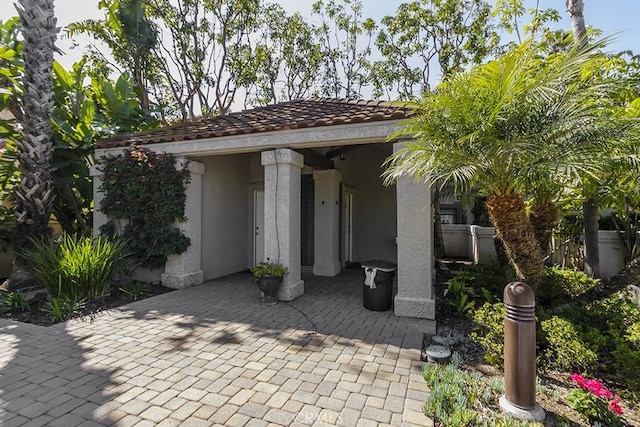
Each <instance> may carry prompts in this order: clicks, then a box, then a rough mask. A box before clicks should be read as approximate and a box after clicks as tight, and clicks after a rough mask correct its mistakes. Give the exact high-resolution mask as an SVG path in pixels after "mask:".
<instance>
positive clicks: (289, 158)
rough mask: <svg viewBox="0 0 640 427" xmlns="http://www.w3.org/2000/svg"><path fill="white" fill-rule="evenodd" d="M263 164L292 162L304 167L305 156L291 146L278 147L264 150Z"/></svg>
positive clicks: (272, 164)
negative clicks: (290, 147)
mask: <svg viewBox="0 0 640 427" xmlns="http://www.w3.org/2000/svg"><path fill="white" fill-rule="evenodd" d="M261 161H262V166H274V165H275V166H278V165H285V164H290V165H294V166H297V167H299V168H300V169H302V167H303V166H304V156H303V155H302V154H300V153H296V152H295V151H293V150H291V149H289V148H276V149H275V150H270V151H263V152H262V157H261Z"/></svg>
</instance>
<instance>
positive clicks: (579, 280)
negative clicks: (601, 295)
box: [536, 266, 598, 306]
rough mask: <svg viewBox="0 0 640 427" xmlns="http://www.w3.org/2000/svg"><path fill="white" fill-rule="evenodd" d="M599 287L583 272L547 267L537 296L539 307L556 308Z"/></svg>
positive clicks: (596, 281) (595, 280)
mask: <svg viewBox="0 0 640 427" xmlns="http://www.w3.org/2000/svg"><path fill="white" fill-rule="evenodd" d="M597 285H598V280H597V279H592V278H591V277H589V276H587V275H586V274H585V273H583V272H582V271H577V270H568V269H563V268H559V267H555V266H554V267H547V268H546V269H545V272H544V277H543V278H542V281H541V282H540V285H539V287H538V291H537V292H536V296H537V298H538V305H542V306H556V305H560V304H565V303H567V302H569V301H571V299H573V298H575V297H577V296H578V295H581V294H583V293H585V292H587V291H588V290H590V289H592V288H594V287H596V286H597Z"/></svg>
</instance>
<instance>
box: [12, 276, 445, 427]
mask: <svg viewBox="0 0 640 427" xmlns="http://www.w3.org/2000/svg"><path fill="white" fill-rule="evenodd" d="M305 279H306V280H307V283H306V284H305V285H306V294H305V295H304V296H303V297H301V298H299V299H297V300H296V301H294V302H293V303H291V304H285V303H280V304H278V305H276V306H272V307H265V306H262V305H261V304H260V299H259V291H258V289H257V287H256V285H255V284H254V283H253V282H252V281H251V279H250V276H249V275H248V274H236V275H233V276H229V277H226V278H223V279H219V280H215V281H211V282H208V283H205V284H204V285H201V286H197V287H194V288H190V289H184V290H180V291H176V292H171V293H168V294H164V295H160V296H157V297H153V298H149V299H146V300H144V301H140V302H137V303H132V304H130V305H128V306H126V307H121V308H120V309H118V310H111V311H108V312H104V313H101V314H99V315H97V316H96V317H95V318H94V319H86V320H83V321H69V322H66V323H62V324H58V325H55V326H51V327H41V326H34V325H28V324H24V323H17V322H11V321H6V320H1V319H0V425H2V426H45V425H46V426H63V427H71V426H91V425H115V426H153V425H160V426H176V425H188V426H191V425H193V426H210V425H224V426H267V425H284V426H294V425H343V426H386V425H394V426H412V425H422V426H424V425H433V423H432V421H431V420H429V419H428V418H427V417H425V416H424V415H423V414H422V412H421V407H422V405H423V404H424V400H425V398H426V396H427V395H426V385H425V383H424V381H423V380H422V377H421V372H420V370H421V366H422V363H421V362H420V361H419V351H420V350H419V349H420V344H421V340H422V334H421V333H420V331H419V328H420V327H422V328H424V327H425V325H416V324H414V323H412V322H411V321H410V320H409V319H401V318H397V317H395V316H394V315H393V314H392V312H391V311H388V312H383V313H378V312H371V311H368V310H365V309H363V308H362V303H361V286H362V285H361V273H360V271H357V270H352V271H348V270H347V271H346V272H345V273H343V274H341V275H340V276H339V277H338V278H331V279H319V278H305ZM427 326H428V325H427Z"/></svg>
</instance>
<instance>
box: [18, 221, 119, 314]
mask: <svg viewBox="0 0 640 427" xmlns="http://www.w3.org/2000/svg"><path fill="white" fill-rule="evenodd" d="M124 248H125V246H124V242H123V241H122V240H120V239H112V238H107V237H103V236H101V237H98V238H97V239H96V240H92V239H91V238H88V237H86V238H85V237H77V236H70V235H67V234H66V233H64V234H62V235H61V236H60V238H59V239H57V240H56V241H34V242H33V248H32V249H30V250H29V251H27V252H25V259H26V260H27V261H28V263H29V265H30V268H31V272H32V273H33V275H34V276H35V278H36V279H38V281H40V282H41V283H42V284H43V285H44V287H45V289H46V291H47V293H48V294H49V296H51V297H55V298H59V299H62V300H64V301H71V302H81V301H90V300H94V299H96V298H99V297H102V296H105V295H108V294H109V290H110V287H111V281H112V279H113V277H114V275H115V273H116V272H117V270H118V268H119V266H120V264H121V261H122V258H123V256H124Z"/></svg>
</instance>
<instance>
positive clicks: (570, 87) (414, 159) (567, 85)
mask: <svg viewBox="0 0 640 427" xmlns="http://www.w3.org/2000/svg"><path fill="white" fill-rule="evenodd" d="M603 46H604V42H599V43H597V44H595V45H591V46H586V45H585V46H579V47H576V48H573V49H572V50H570V51H568V52H566V53H558V54H552V55H551V56H548V57H544V56H543V51H542V49H541V47H539V46H538V45H536V44H534V43H533V42H532V41H528V42H525V43H523V44H522V45H521V46H519V47H518V48H517V49H515V50H513V51H511V52H509V53H507V54H506V55H504V56H503V57H501V58H500V59H498V60H495V61H492V62H489V63H488V64H485V65H482V66H479V67H476V68H474V69H472V70H471V71H468V72H466V73H464V74H460V75H457V76H455V77H453V78H451V79H450V81H448V82H444V83H442V84H441V85H440V86H439V87H438V88H437V89H436V91H435V93H434V94H433V95H430V96H429V95H427V96H426V97H425V98H424V99H423V100H422V101H420V103H419V104H418V106H417V108H418V109H417V114H416V115H415V116H414V117H413V118H412V119H410V120H409V121H408V122H407V123H406V125H405V126H404V128H403V129H402V130H401V131H399V132H398V133H397V134H395V135H393V136H392V137H398V136H400V135H404V136H406V135H411V136H412V137H413V138H414V140H413V141H412V142H410V143H407V144H406V146H405V148H404V149H402V150H400V151H398V152H396V153H395V154H394V155H393V156H392V157H390V158H389V159H388V161H387V170H386V172H385V176H386V180H387V182H391V181H393V180H395V179H397V178H398V177H399V176H402V175H409V176H414V177H417V178H421V179H424V180H425V181H426V182H429V183H431V184H432V185H435V186H436V187H439V188H442V187H444V186H445V185H453V186H454V188H457V189H468V188H471V187H472V186H478V187H479V188H480V189H481V191H482V192H484V193H485V194H486V195H487V201H486V207H487V211H488V213H489V216H490V218H491V221H492V222H493V224H494V226H495V228H496V234H497V236H498V237H499V238H500V239H501V240H502V242H503V243H504V246H505V248H506V251H507V255H508V257H509V259H510V261H511V263H512V264H513V266H514V268H515V270H516V274H517V275H518V276H519V278H520V279H522V280H525V281H526V282H527V283H529V284H530V285H531V286H532V287H534V288H535V287H536V286H537V284H538V282H539V280H540V279H541V277H542V275H543V272H544V256H545V250H546V246H545V245H546V244H547V243H546V241H547V239H548V237H549V236H550V230H551V228H552V225H553V223H554V222H555V220H556V218H557V210H556V209H555V205H554V203H553V202H554V200H555V198H556V197H557V195H558V193H559V191H560V189H561V188H563V187H564V185H566V184H569V183H573V184H575V183H576V182H578V181H579V180H580V179H581V177H583V176H585V175H587V176H595V175H597V174H598V173H599V172H600V171H601V170H602V169H603V167H604V164H603V162H602V161H601V160H602V159H603V158H605V157H609V156H611V155H618V154H620V155H622V154H626V153H627V151H626V150H625V148H624V143H626V142H627V141H628V139H627V137H628V136H629V134H630V133H631V132H633V131H637V124H636V123H634V122H632V121H624V120H613V119H612V115H613V113H612V111H613V109H612V105H611V102H609V100H610V99H611V98H612V94H614V93H617V91H619V90H620V85H622V84H623V83H624V82H622V81H620V80H617V81H616V80H614V81H607V80H604V79H602V78H599V77H598V76H597V75H596V74H591V75H585V73H584V70H590V69H594V68H596V67H594V63H596V62H597V61H599V60H600V59H599V58H600V55H599V54H598V49H600V48H602V47H603ZM527 202H530V203H532V207H531V209H530V212H531V213H529V212H528V210H527Z"/></svg>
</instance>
